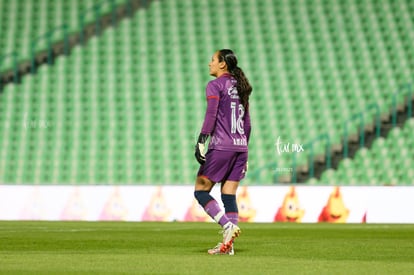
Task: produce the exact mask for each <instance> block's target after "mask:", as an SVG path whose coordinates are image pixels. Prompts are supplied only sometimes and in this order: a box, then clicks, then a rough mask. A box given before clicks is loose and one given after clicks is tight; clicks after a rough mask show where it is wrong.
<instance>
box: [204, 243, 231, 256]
mask: <svg viewBox="0 0 414 275" xmlns="http://www.w3.org/2000/svg"><path fill="white" fill-rule="evenodd" d="M222 245H223V244H222V243H218V244H217V245H216V246H215V247H214V248H212V249H209V250H208V251H207V252H208V254H210V255H234V248H233V245H232V246H231V248H230V250H229V251H227V252H226V253H223V252H221V246H222Z"/></svg>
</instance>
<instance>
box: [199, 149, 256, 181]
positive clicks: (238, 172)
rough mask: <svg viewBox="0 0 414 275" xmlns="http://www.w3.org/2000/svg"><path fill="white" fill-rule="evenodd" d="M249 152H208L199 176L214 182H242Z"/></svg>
mask: <svg viewBox="0 0 414 275" xmlns="http://www.w3.org/2000/svg"><path fill="white" fill-rule="evenodd" d="M247 157H248V153H247V152H231V151H219V150H208V151H207V154H206V162H205V163H204V164H203V165H201V166H200V169H199V170H198V173H197V176H201V177H207V178H208V179H210V180H211V181H212V182H221V183H224V182H225V181H226V180H232V181H240V180H242V179H243V178H244V176H245V174H246V163H247Z"/></svg>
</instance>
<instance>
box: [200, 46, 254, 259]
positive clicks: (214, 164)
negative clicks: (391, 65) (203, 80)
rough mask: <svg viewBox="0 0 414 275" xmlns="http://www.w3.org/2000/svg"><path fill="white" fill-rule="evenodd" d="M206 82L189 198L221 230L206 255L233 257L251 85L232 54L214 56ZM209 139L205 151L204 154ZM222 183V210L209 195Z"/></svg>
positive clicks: (243, 172) (244, 160) (243, 169)
mask: <svg viewBox="0 0 414 275" xmlns="http://www.w3.org/2000/svg"><path fill="white" fill-rule="evenodd" d="M209 68H210V75H211V76H214V77H215V79H214V80H211V81H210V82H209V83H208V84H207V88H206V98H207V110H206V114H205V118H204V123H203V126H202V129H201V133H200V135H199V137H198V141H197V144H196V146H195V157H196V159H197V161H198V162H199V163H200V164H201V166H200V169H199V171H198V174H197V179H196V182H195V192H194V196H195V198H196V199H197V201H198V202H199V204H200V205H201V206H202V207H203V208H204V210H205V211H206V213H207V214H208V215H209V216H210V217H212V218H213V219H214V220H215V221H216V222H217V223H218V224H220V225H221V226H222V228H223V241H222V242H221V243H219V244H218V245H217V246H216V247H215V248H213V249H210V250H208V253H210V254H234V250H233V241H234V239H235V238H236V237H238V236H239V234H240V232H241V231H240V228H239V227H238V226H237V221H238V208H237V202H236V191H237V187H238V185H239V182H240V180H242V179H243V178H244V176H245V173H246V170H247V156H248V143H249V137H250V129H251V125H250V115H249V96H250V94H251V92H252V87H251V85H250V83H249V81H248V79H247V78H246V76H245V74H244V72H243V70H242V69H241V68H239V67H238V66H237V58H236V56H235V54H234V53H233V51H232V50H229V49H222V50H219V51H217V52H215V53H214V55H213V57H212V59H211V61H210V63H209ZM208 137H210V142H209V144H208V150H207V153H205V152H204V149H205V143H206V140H207V138H208ZM217 182H220V183H221V200H222V202H223V204H224V210H225V211H224V212H223V211H222V210H221V209H220V206H219V204H218V203H217V201H216V200H215V199H214V198H213V197H212V196H211V195H210V191H211V189H212V188H213V186H214V184H216V183H217Z"/></svg>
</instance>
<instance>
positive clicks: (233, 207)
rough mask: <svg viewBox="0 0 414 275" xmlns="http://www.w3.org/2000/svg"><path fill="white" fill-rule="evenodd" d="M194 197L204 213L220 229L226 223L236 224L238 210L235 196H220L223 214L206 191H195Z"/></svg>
mask: <svg viewBox="0 0 414 275" xmlns="http://www.w3.org/2000/svg"><path fill="white" fill-rule="evenodd" d="M194 197H195V198H196V199H197V201H198V203H199V204H200V205H201V206H202V207H203V208H204V210H205V211H206V213H207V214H208V215H209V216H210V217H211V218H213V219H214V220H215V221H216V222H217V223H218V224H220V225H221V226H222V227H223V226H224V225H225V224H226V223H228V222H231V223H234V224H237V223H238V218H239V214H238V209H237V203H236V196H235V195H227V194H222V195H221V199H222V201H223V204H224V209H225V212H226V213H225V214H224V212H223V211H222V210H221V208H220V206H219V204H218V203H217V201H216V200H215V199H214V198H213V197H212V196H211V195H210V193H209V192H208V191H195V192H194Z"/></svg>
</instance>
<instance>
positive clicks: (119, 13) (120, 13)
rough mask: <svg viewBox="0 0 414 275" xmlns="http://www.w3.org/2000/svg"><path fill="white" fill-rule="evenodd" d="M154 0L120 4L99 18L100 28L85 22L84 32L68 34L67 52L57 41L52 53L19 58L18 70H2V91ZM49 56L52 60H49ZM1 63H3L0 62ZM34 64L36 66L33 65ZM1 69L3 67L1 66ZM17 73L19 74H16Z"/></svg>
mask: <svg viewBox="0 0 414 275" xmlns="http://www.w3.org/2000/svg"><path fill="white" fill-rule="evenodd" d="M151 1H152V0H129V1H125V3H124V4H122V5H118V6H117V7H116V8H115V11H114V12H109V13H107V14H104V15H102V16H101V17H100V18H99V28H98V26H97V24H96V22H97V21H98V20H96V21H93V22H90V23H87V24H85V27H84V30H83V33H82V30H80V31H77V32H74V33H71V34H68V38H67V52H65V41H64V40H63V39H62V40H58V41H55V42H54V43H53V44H52V46H51V53H50V55H49V52H48V49H43V50H41V51H39V52H37V53H36V55H35V60H34V62H32V61H31V60H19V61H18V62H19V63H18V65H17V68H18V69H17V72H16V71H15V69H14V68H11V69H9V70H6V71H4V72H1V71H0V93H1V92H2V88H3V87H4V86H5V85H7V84H11V83H15V84H19V83H21V78H22V77H24V76H25V75H27V74H30V73H33V72H34V71H36V70H37V69H38V67H40V66H42V65H48V64H50V65H52V64H53V62H54V60H55V59H56V58H57V57H58V56H61V55H65V54H70V51H71V50H72V49H73V48H74V47H76V46H77V45H80V44H83V43H87V42H88V40H90V39H91V38H92V37H94V36H98V35H100V34H101V32H103V31H105V29H107V28H110V27H114V26H116V25H117V24H118V23H119V22H120V21H121V20H123V19H125V18H126V17H131V16H133V14H134V13H135V12H136V11H137V10H138V9H140V8H145V7H147V5H148V4H149V2H151ZM49 58H50V59H51V60H49ZM0 65H1V64H0ZM33 66H34V67H33ZM0 69H1V68H0ZM16 73H17V75H16Z"/></svg>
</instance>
